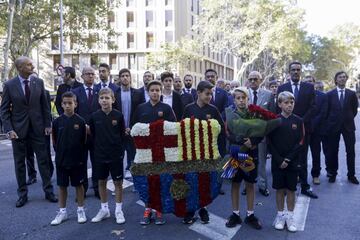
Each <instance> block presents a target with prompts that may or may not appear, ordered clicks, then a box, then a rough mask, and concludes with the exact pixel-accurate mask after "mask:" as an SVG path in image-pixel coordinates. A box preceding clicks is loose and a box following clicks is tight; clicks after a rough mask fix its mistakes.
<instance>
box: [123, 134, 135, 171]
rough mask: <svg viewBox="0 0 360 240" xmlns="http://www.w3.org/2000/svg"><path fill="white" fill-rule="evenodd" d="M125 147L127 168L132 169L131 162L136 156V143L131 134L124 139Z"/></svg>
mask: <svg viewBox="0 0 360 240" xmlns="http://www.w3.org/2000/svg"><path fill="white" fill-rule="evenodd" d="M124 149H125V151H126V170H130V167H131V164H132V163H133V162H134V158H135V153H136V149H135V144H134V140H133V138H132V137H131V136H126V137H125V140H124Z"/></svg>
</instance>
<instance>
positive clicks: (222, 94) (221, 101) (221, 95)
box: [210, 88, 229, 118]
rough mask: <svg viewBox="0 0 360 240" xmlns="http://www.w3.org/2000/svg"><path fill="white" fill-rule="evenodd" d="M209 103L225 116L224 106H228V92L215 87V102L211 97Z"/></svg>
mask: <svg viewBox="0 0 360 240" xmlns="http://www.w3.org/2000/svg"><path fill="white" fill-rule="evenodd" d="M210 103H211V104H213V105H215V107H216V108H217V109H218V110H219V112H220V114H221V116H222V117H223V118H224V116H225V108H227V107H228V106H229V99H228V94H227V92H226V91H225V90H223V89H221V88H215V102H214V99H213V98H212V99H211V102H210Z"/></svg>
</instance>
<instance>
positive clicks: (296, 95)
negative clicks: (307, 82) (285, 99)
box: [294, 83, 299, 100]
mask: <svg viewBox="0 0 360 240" xmlns="http://www.w3.org/2000/svg"><path fill="white" fill-rule="evenodd" d="M294 86H295V89H294V97H295V100H297V98H298V96H299V87H298V83H294Z"/></svg>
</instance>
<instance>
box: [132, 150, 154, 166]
mask: <svg viewBox="0 0 360 240" xmlns="http://www.w3.org/2000/svg"><path fill="white" fill-rule="evenodd" d="M151 162H152V152H151V149H136V154H135V159H134V163H151Z"/></svg>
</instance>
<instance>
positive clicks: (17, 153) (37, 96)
mask: <svg viewBox="0 0 360 240" xmlns="http://www.w3.org/2000/svg"><path fill="white" fill-rule="evenodd" d="M15 66H16V69H17V70H18V72H19V75H18V76H17V77H15V78H13V79H11V80H9V81H7V82H5V84H4V93H3V100H2V104H1V108H0V112H1V114H0V115H1V117H2V121H3V124H4V130H5V132H6V133H7V135H8V138H9V139H11V140H12V146H13V155H14V161H15V173H16V180H17V183H18V190H17V192H18V196H19V199H18V201H17V202H16V207H22V206H24V204H25V203H26V202H27V201H28V197H27V196H28V189H27V185H26V166H25V157H26V145H27V144H28V142H30V144H31V146H32V148H33V150H34V152H35V154H36V156H37V161H38V167H39V172H40V176H41V178H42V181H43V190H44V192H45V198H46V199H47V200H49V201H50V202H57V198H56V197H55V195H54V193H53V186H52V184H51V175H50V169H49V161H48V156H47V152H46V151H44V149H46V143H45V135H50V134H51V119H50V107H49V105H48V104H47V98H46V94H45V88H44V82H43V81H42V80H41V79H39V78H37V77H32V78H30V75H31V74H32V73H33V70H34V66H33V63H32V60H31V59H30V58H28V57H19V58H18V59H16V61H15Z"/></svg>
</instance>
